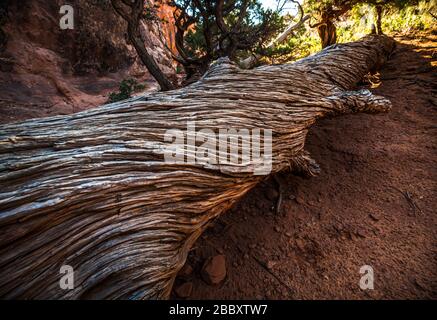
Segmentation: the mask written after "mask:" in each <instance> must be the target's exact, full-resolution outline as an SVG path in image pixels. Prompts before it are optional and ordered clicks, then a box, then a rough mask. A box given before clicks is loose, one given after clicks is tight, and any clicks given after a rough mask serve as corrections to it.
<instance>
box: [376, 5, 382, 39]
mask: <svg viewBox="0 0 437 320" xmlns="http://www.w3.org/2000/svg"><path fill="white" fill-rule="evenodd" d="M381 20H382V6H380V5H379V6H376V34H379V35H381V34H383V32H382V26H381Z"/></svg>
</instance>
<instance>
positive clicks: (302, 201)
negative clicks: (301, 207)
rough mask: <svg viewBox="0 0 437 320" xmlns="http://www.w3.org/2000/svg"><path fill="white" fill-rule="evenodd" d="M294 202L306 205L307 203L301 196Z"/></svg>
mask: <svg viewBox="0 0 437 320" xmlns="http://www.w3.org/2000/svg"><path fill="white" fill-rule="evenodd" d="M294 200H296V202H297V203H298V204H304V203H305V201H304V200H303V198H302V197H301V196H296V198H295V199H294Z"/></svg>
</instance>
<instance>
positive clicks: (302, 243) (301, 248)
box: [296, 239, 305, 251]
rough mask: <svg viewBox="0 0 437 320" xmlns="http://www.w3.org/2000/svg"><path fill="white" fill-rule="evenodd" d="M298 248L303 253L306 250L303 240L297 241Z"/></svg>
mask: <svg viewBox="0 0 437 320" xmlns="http://www.w3.org/2000/svg"><path fill="white" fill-rule="evenodd" d="M296 246H297V247H298V248H299V249H300V250H302V251H304V250H305V242H304V241H303V240H302V239H296Z"/></svg>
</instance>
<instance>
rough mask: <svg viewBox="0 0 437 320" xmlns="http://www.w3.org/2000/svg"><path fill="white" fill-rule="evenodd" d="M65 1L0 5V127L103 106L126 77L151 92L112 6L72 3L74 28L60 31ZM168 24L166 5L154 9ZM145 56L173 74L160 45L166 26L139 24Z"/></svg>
mask: <svg viewBox="0 0 437 320" xmlns="http://www.w3.org/2000/svg"><path fill="white" fill-rule="evenodd" d="M64 4H66V3H65V1H63V0H51V1H46V0H21V1H5V0H3V1H2V2H1V4H0V28H1V30H2V31H3V32H0V115H1V120H0V121H1V122H7V121H11V120H12V121H13V120H19V119H22V118H28V117H42V116H47V115H52V114H59V113H71V112H76V111H79V110H82V109H86V108H90V107H93V106H96V105H99V104H102V103H104V102H105V101H106V99H107V94H108V93H109V92H110V91H114V90H116V89H117V87H118V84H119V82H120V81H121V80H122V79H124V78H128V77H135V78H137V79H138V80H139V81H146V82H147V83H148V87H149V89H151V88H153V87H156V85H155V84H154V81H153V79H152V78H151V77H150V75H149V74H148V72H147V69H146V68H145V67H144V66H143V65H142V64H141V61H140V60H139V58H138V57H137V54H136V52H135V50H134V49H133V47H132V46H131V45H129V43H128V41H127V36H126V23H125V22H124V21H123V19H121V18H120V17H119V16H118V15H117V14H116V13H115V12H114V11H113V9H112V6H111V4H110V0H70V1H68V4H70V5H71V6H72V7H73V9H74V29H73V30H61V28H60V26H59V21H60V18H61V17H62V14H60V13H59V10H60V7H61V6H62V5H64ZM158 14H159V15H160V17H161V18H164V19H165V20H167V21H171V19H172V11H171V8H170V7H161V8H160V9H158ZM142 28H143V35H144V37H145V39H146V43H147V45H148V49H149V52H150V53H152V54H153V55H154V57H155V58H156V60H157V61H158V63H159V64H160V66H161V68H162V69H163V70H164V72H166V73H168V74H170V73H174V65H173V64H172V63H173V62H172V60H171V56H170V53H169V52H168V50H167V49H166V48H165V45H164V43H163V36H162V35H164V38H166V41H168V42H170V46H171V42H172V40H171V37H172V35H173V34H174V32H173V31H172V24H171V23H163V22H153V24H152V23H150V24H143V26H142Z"/></svg>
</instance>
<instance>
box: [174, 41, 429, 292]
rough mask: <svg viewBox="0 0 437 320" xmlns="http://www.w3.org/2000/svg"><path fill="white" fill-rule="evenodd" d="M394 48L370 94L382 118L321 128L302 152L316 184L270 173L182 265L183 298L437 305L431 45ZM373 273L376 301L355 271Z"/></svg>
mask: <svg viewBox="0 0 437 320" xmlns="http://www.w3.org/2000/svg"><path fill="white" fill-rule="evenodd" d="M397 40H398V45H397V49H396V50H395V52H394V53H393V55H392V57H391V60H390V61H389V63H388V64H387V65H386V66H385V68H384V69H383V70H382V71H381V79H382V84H380V85H379V86H378V87H377V88H374V89H372V91H374V92H375V93H377V94H380V95H384V96H386V97H388V98H390V99H391V100H392V102H393V110H392V111H391V112H390V113H388V114H380V115H375V116H372V115H365V114H360V115H351V116H345V117H343V118H335V119H327V120H323V121H321V122H320V123H319V124H318V125H317V126H315V127H314V128H313V129H312V130H311V133H310V135H309V137H308V140H307V149H308V150H309V151H310V152H311V153H312V155H313V157H314V158H315V159H316V160H317V161H318V163H319V165H320V166H321V169H322V172H321V174H320V175H319V176H318V177H315V178H311V179H308V180H306V179H303V178H300V177H296V176H293V175H291V174H290V173H280V174H278V179H280V181H282V183H281V184H282V185H283V197H284V198H283V199H284V200H283V202H282V207H281V208H282V209H281V212H280V214H279V215H277V214H275V213H274V212H275V210H274V206H275V203H276V199H277V191H276V190H278V186H277V183H276V182H275V180H273V179H272V178H270V179H269V180H267V181H265V183H263V184H262V185H260V186H258V187H257V188H256V189H254V190H252V191H251V192H250V193H249V194H247V195H246V196H245V197H244V198H243V199H242V200H241V201H240V202H239V203H238V205H237V206H235V207H234V208H233V209H232V210H231V211H230V212H228V213H227V214H225V215H224V216H222V217H220V218H219V219H218V220H216V221H215V222H214V223H213V224H212V225H211V227H210V228H209V229H208V230H207V232H206V233H205V234H204V235H203V236H202V237H201V238H200V239H199V240H198V241H197V243H196V245H195V247H194V248H193V250H192V251H191V253H190V256H189V259H188V262H187V263H188V264H189V265H190V266H192V267H193V268H194V271H193V272H192V273H191V275H188V276H185V277H182V276H181V277H179V278H177V280H176V282H175V287H174V288H177V287H179V286H180V285H181V284H183V283H186V282H191V283H192V285H193V289H192V293H191V295H190V298H192V299H264V298H266V299H311V298H314V299H345V298H346V299H381V298H382V299H398V298H407V299H417V298H433V299H436V298H437V260H436V257H437V255H436V253H437V247H436V244H437V224H436V223H437V216H436V211H435V209H436V207H437V206H436V198H435V197H436V193H435V191H436V181H437V179H436V178H437V171H436V159H437V158H436V143H435V142H436V130H437V126H436V113H435V108H436V105H437V99H436V93H437V87H436V83H437V73H436V68H435V67H436V66H437V61H436V58H437V42H436V40H437V37H436V36H426V37H421V38H420V37H419V38H416V40H414V39H411V38H408V37H398V38H397ZM219 253H222V254H224V255H225V256H226V268H227V277H226V279H225V281H224V282H223V283H222V284H220V285H218V286H210V285H208V284H206V283H205V282H204V281H203V280H202V277H201V276H200V269H201V266H202V264H203V263H204V261H205V260H206V259H207V258H208V257H210V256H213V255H217V254H219ZM363 265H370V266H371V267H372V268H373V270H374V277H375V280H374V290H365V291H364V290H361V289H360V287H359V280H360V277H361V276H362V275H361V274H360V273H359V270H360V267H361V266H363Z"/></svg>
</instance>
